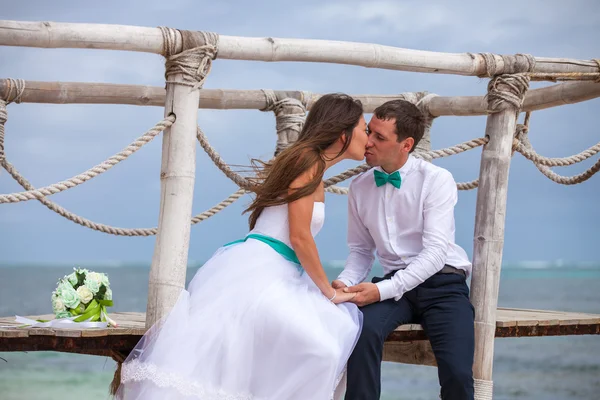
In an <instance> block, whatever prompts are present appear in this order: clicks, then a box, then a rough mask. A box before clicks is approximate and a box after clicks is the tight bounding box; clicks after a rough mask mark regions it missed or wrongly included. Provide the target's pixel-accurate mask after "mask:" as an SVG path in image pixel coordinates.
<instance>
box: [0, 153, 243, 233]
mask: <svg viewBox="0 0 600 400" xmlns="http://www.w3.org/2000/svg"><path fill="white" fill-rule="evenodd" d="M2 166H3V167H4V169H6V170H7V171H8V173H9V174H11V175H12V176H13V178H14V179H15V180H16V181H17V182H18V183H19V185H21V186H22V187H23V188H24V189H26V190H30V191H31V190H35V187H33V185H31V183H29V181H27V179H25V177H23V176H22V175H21V174H19V172H18V171H17V170H16V168H15V167H14V166H13V165H12V164H10V163H9V162H8V161H6V160H4V162H3V163H2ZM246 193H248V192H247V191H246V190H244V189H240V190H238V191H237V192H235V193H233V194H231V195H230V196H229V197H227V198H226V199H225V200H223V201H221V202H220V203H219V204H217V205H215V206H213V207H212V208H210V209H208V210H206V211H204V212H202V213H200V214H198V215H196V216H194V217H193V218H192V219H191V224H192V225H195V224H197V223H199V222H202V221H204V220H206V219H208V218H210V217H212V216H213V215H215V214H217V213H218V212H220V211H222V210H224V209H225V208H226V207H227V206H229V205H231V204H233V203H234V202H235V201H236V200H238V199H239V198H240V197H242V196H243V195H244V194H246ZM37 200H38V201H39V202H40V203H42V204H43V205H45V206H46V207H48V208H49V209H50V210H52V211H54V212H55V213H57V214H58V215H60V216H62V217H64V218H66V219H68V220H69V221H72V222H75V223H76V224H79V225H81V226H84V227H86V228H90V229H93V230H95V231H98V232H103V233H108V234H111V235H116V236H153V235H156V234H157V233H158V228H156V227H155V228H119V227H114V226H110V225H105V224H100V223H97V222H94V221H91V220H89V219H87V218H84V217H81V216H79V215H77V214H74V213H72V212H70V211H68V210H66V209H65V208H63V207H61V206H60V205H58V204H56V203H54V202H52V201H50V200H48V199H47V198H46V197H39V198H37Z"/></svg>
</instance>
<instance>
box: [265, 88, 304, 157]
mask: <svg viewBox="0 0 600 400" xmlns="http://www.w3.org/2000/svg"><path fill="white" fill-rule="evenodd" d="M262 91H263V93H264V95H265V100H266V102H267V105H266V107H265V108H261V110H260V111H273V112H274V113H275V121H276V131H277V146H276V149H275V156H277V155H278V154H279V153H281V151H282V150H284V149H285V148H287V147H288V146H290V145H291V144H292V143H294V142H295V141H296V140H298V136H299V135H300V132H301V131H302V127H303V126H304V120H305V118H306V106H305V104H304V103H303V102H301V101H300V100H297V99H294V98H289V97H286V98H284V99H281V100H278V99H277V95H276V94H275V92H274V91H273V90H270V89H262ZM303 97H304V96H303Z"/></svg>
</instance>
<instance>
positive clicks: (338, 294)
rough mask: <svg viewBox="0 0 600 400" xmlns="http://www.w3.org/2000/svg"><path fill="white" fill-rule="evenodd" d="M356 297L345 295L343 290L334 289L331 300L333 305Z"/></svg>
mask: <svg viewBox="0 0 600 400" xmlns="http://www.w3.org/2000/svg"><path fill="white" fill-rule="evenodd" d="M354 296H356V293H346V292H344V288H339V289H335V298H334V299H333V300H331V302H332V303H333V304H340V303H344V302H347V301H350V300H352V299H353V298H354Z"/></svg>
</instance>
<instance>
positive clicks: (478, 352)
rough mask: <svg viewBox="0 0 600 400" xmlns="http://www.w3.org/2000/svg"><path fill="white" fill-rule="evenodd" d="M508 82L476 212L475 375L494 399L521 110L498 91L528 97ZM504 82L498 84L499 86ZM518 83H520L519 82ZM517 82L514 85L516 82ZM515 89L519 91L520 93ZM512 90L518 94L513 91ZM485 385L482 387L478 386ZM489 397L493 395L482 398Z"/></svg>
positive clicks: (493, 101)
mask: <svg viewBox="0 0 600 400" xmlns="http://www.w3.org/2000/svg"><path fill="white" fill-rule="evenodd" d="M501 79H503V78H495V79H494V80H492V81H491V82H490V86H489V87H490V92H489V93H488V99H489V103H490V105H489V107H490V109H491V110H492V111H493V113H492V114H490V115H489V116H488V118H487V124H486V128H485V135H486V137H487V138H489V142H488V143H487V144H486V145H485V146H484V148H483V151H482V155H481V166H480V170H479V189H478V190H477V206H476V212H475V232H474V241H473V242H474V245H473V274H472V281H471V301H472V303H473V306H474V308H475V357H474V365H473V376H474V378H475V382H476V397H475V398H478V397H477V389H478V387H479V388H482V387H483V389H484V390H485V391H486V392H489V395H490V397H489V398H491V383H492V366H493V360H494V337H495V332H496V309H497V306H498V290H499V286H500V268H501V264H502V250H503V244H504V222H505V216H506V200H507V191H508V173H509V168H510V161H511V153H512V145H513V137H514V133H515V128H516V123H517V116H518V112H517V109H516V108H515V106H514V104H512V103H509V102H507V101H500V102H498V100H497V99H498V97H497V96H495V95H494V92H496V93H499V94H500V95H502V94H503V93H506V94H511V95H512V96H514V97H516V98H523V95H524V92H525V91H526V89H527V86H526V84H521V85H518V84H515V85H510V86H509V85H507V84H505V82H506V81H504V80H501ZM497 82H498V83H497ZM514 82H516V83H518V82H519V80H515V81H514ZM510 83H512V82H510ZM514 88H519V89H520V92H518V91H517V92H516V93H515V90H514ZM511 89H512V91H513V93H508V92H510V91H511ZM478 384H479V385H478ZM482 398H488V397H482Z"/></svg>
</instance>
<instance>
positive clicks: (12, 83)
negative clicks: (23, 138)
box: [0, 78, 25, 164]
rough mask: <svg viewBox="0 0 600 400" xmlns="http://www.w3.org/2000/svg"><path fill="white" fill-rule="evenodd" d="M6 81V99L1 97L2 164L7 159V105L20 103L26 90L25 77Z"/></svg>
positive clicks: (0, 159) (0, 133) (0, 160)
mask: <svg viewBox="0 0 600 400" xmlns="http://www.w3.org/2000/svg"><path fill="white" fill-rule="evenodd" d="M6 82H7V85H8V90H7V94H6V99H0V164H2V163H4V161H5V159H6V155H5V154H4V124H6V121H8V111H7V110H6V106H7V105H9V104H10V103H12V102H15V103H20V102H21V96H23V92H25V81H24V80H23V79H16V80H15V79H11V78H8V79H7V80H6Z"/></svg>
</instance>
